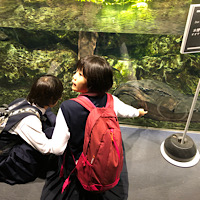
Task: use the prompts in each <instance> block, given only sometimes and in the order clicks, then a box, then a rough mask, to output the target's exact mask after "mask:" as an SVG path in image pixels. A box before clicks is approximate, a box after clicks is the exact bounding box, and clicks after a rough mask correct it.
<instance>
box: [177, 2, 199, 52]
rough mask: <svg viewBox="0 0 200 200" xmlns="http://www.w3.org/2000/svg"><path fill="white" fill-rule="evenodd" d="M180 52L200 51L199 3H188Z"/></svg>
mask: <svg viewBox="0 0 200 200" xmlns="http://www.w3.org/2000/svg"><path fill="white" fill-rule="evenodd" d="M180 52H181V53H182V54H185V53H197V52H200V4H192V5H190V10H189V13H188V18H187V22H186V26H185V32H184V35H183V41H182V45H181V51H180Z"/></svg>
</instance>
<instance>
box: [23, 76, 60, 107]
mask: <svg viewBox="0 0 200 200" xmlns="http://www.w3.org/2000/svg"><path fill="white" fill-rule="evenodd" d="M62 92H63V84H62V82H61V81H60V80H59V79H58V78H57V77H55V76H53V75H45V76H42V77H40V78H38V79H37V80H36V81H35V82H34V83H33V85H32V87H31V90H30V92H29V94H28V96H27V100H28V101H29V102H30V103H31V104H32V103H34V104H36V105H38V106H40V107H42V108H43V107H44V106H50V105H54V104H55V103H56V102H57V101H58V100H59V99H60V98H61V96H62Z"/></svg>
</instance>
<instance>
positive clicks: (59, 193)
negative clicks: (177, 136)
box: [41, 55, 147, 200]
mask: <svg viewBox="0 0 200 200" xmlns="http://www.w3.org/2000/svg"><path fill="white" fill-rule="evenodd" d="M112 84H113V71H112V67H111V66H110V65H109V64H108V63H107V62H106V60H105V59H104V58H102V57H99V56H96V55H93V56H86V57H84V58H82V59H81V60H79V61H78V63H77V70H76V73H75V74H74V76H73V79H72V90H74V91H76V92H80V93H81V95H80V97H78V98H75V99H71V100H67V101H64V102H63V103H62V104H61V106H60V109H59V111H58V114H57V118H56V126H55V129H54V132H53V136H52V139H53V140H54V141H56V143H57V144H56V146H57V147H56V146H54V147H53V148H54V149H53V152H54V153H55V154H60V155H61V156H60V159H59V166H58V170H57V171H56V172H54V173H53V172H52V173H51V174H48V177H47V180H46V182H45V186H44V188H43V191H42V196H41V199H42V200H44V199H45V200H53V199H56V200H57V199H65V200H72V199H73V200H88V199H89V200H93V199H94V200H99V199H101V200H102V199H108V200H118V199H120V200H122V199H124V200H125V199H127V195H128V194H127V193H128V191H127V190H128V185H125V184H128V175H127V169H126V162H125V156H124V161H123V163H121V160H120V159H121V158H123V155H121V154H123V152H122V147H121V146H122V141H121V138H120V135H119V134H120V133H119V129H118V121H117V118H116V117H115V116H120V117H130V118H131V117H138V116H143V115H145V114H146V113H147V111H144V109H136V108H133V107H132V106H129V105H126V104H124V103H123V102H122V101H120V100H119V99H118V98H117V97H115V96H113V95H110V94H107V93H106V92H107V91H108V90H109V89H110V88H111V87H112ZM85 101H86V102H85ZM83 102H85V103H83ZM91 102H92V103H91ZM86 104H89V106H88V107H87V106H86ZM91 104H92V105H93V107H94V108H96V107H97V109H94V110H95V112H96V110H98V112H99V110H100V112H101V114H100V115H99V118H101V120H103V121H106V119H102V118H109V119H108V121H106V122H105V123H103V122H102V127H101V126H99V130H100V129H103V126H105V127H106V128H105V130H106V132H105V134H104V133H103V134H102V137H101V138H99V137H98V127H97V128H96V127H95V128H94V129H95V131H94V130H93V128H91V127H90V125H91V124H92V123H93V119H92V118H91V117H89V116H91V114H92V113H93V109H92V108H89V107H90V106H91ZM107 108H108V110H109V114H108V113H107ZM102 110H103V111H102ZM113 110H114V111H113ZM104 111H105V113H104ZM112 111H113V112H112ZM102 113H103V114H102ZM113 113H114V114H113ZM93 116H94V114H93ZM94 118H95V116H94ZM110 118H112V119H111V120H110ZM88 120H90V122H88ZM94 120H96V121H98V119H94ZM88 129H90V130H89V132H91V135H89V136H88V133H87V134H86V132H87V131H88ZM91 129H92V130H91ZM107 129H108V131H107ZM115 129H116V130H117V137H115ZM92 131H94V132H96V133H92ZM92 134H94V135H92ZM95 134H97V135H95ZM86 135H87V137H86ZM105 137H106V138H108V141H107V140H104V139H105ZM97 138H98V139H97ZM95 139H96V140H98V141H97V143H99V142H100V145H99V149H103V148H102V146H104V143H108V144H106V146H109V148H110V149H104V151H108V153H107V154H105V152H103V150H101V153H100V150H99V151H98V152H97V154H91V155H89V154H87V155H86V151H87V150H88V149H90V146H95V145H94V141H92V140H95ZM101 141H103V143H101ZM85 143H88V146H87V149H85V148H86V147H85V145H86V144H85ZM120 145H121V146H120ZM94 148H95V147H94ZM99 154H101V155H107V157H106V156H105V158H104V161H105V163H106V162H107V161H108V160H109V162H110V163H112V164H111V165H110V166H109V164H108V165H107V167H108V168H109V167H111V170H112V169H113V171H115V170H116V169H117V170H119V171H118V172H117V171H116V178H115V177H114V182H113V180H101V178H102V177H100V176H99V177H98V175H99V174H92V173H95V172H94V171H92V170H93V169H92V170H91V169H88V168H95V167H96V166H95V165H98V164H96V163H98V160H99V159H102V158H101V155H99ZM89 157H90V159H89ZM97 157H98V159H97ZM110 158H113V160H114V161H113V160H110ZM105 163H102V165H101V166H100V165H99V166H97V168H96V169H98V170H99V168H101V167H102V169H101V172H100V174H101V175H102V176H103V175H104V173H105V174H107V176H108V179H112V177H110V176H109V174H108V173H107V169H104V167H103V165H104V164H105ZM114 163H115V164H114ZM122 164H123V169H122ZM114 165H115V166H114ZM85 169H86V173H88V174H86V176H87V178H89V177H93V178H92V179H95V180H85V178H84V176H85V175H83V174H84V173H85V172H84V170H85ZM121 171H122V172H121ZM120 172H121V176H120V178H119V177H118V176H119V175H120ZM86 176H85V177H86ZM95 176H96V177H95ZM104 179H106V176H104ZM85 181H86V183H84V182H85ZM98 181H99V182H98ZM109 181H110V183H111V184H110V185H109V184H107V183H109ZM89 182H92V184H91V185H90V184H89ZM95 182H96V183H95ZM102 182H105V184H103V183H102ZM106 187H107V188H106ZM91 191H93V192H91Z"/></svg>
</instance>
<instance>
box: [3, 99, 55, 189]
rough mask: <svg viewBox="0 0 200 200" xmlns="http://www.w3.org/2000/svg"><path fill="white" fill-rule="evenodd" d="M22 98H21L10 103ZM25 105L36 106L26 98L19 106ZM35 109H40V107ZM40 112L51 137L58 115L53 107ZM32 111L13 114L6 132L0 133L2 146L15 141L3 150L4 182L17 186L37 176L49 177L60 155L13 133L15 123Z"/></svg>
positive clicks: (44, 129)
mask: <svg viewBox="0 0 200 200" xmlns="http://www.w3.org/2000/svg"><path fill="white" fill-rule="evenodd" d="M21 100H22V99H17V100H15V101H14V102H12V103H11V104H10V105H12V104H14V103H16V102H19V101H21ZM23 107H32V106H31V105H30V104H28V102H27V101H24V102H23V103H22V104H20V105H19V106H18V107H16V108H15V109H20V108H23ZM34 108H35V109H37V108H36V107H34ZM38 112H39V113H40V115H41V119H42V127H43V131H44V132H45V134H46V136H47V137H48V138H51V136H52V133H53V127H54V126H55V119H56V115H55V114H54V113H53V112H51V110H50V109H47V111H46V113H45V114H44V115H43V116H42V113H41V111H40V110H39V109H38ZM30 114H32V113H22V114H18V115H15V116H12V117H10V119H9V120H8V122H7V124H6V127H5V128H4V131H3V132H2V133H1V134H0V149H2V148H3V146H5V145H7V146H8V144H11V146H10V147H9V146H8V149H7V151H4V153H3V154H1V153H0V182H5V183H8V184H10V185H14V184H24V183H28V182H31V181H34V180H35V179H36V178H37V177H40V178H45V177H46V171H47V170H50V169H51V167H53V166H54V164H52V163H56V162H57V157H56V156H53V155H43V154H41V153H40V152H39V151H37V150H35V149H34V148H33V147H32V146H31V145H29V144H28V143H26V142H25V141H24V140H23V139H22V138H21V137H20V136H18V135H14V134H10V133H9V129H10V128H11V127H12V126H13V125H15V124H16V123H18V122H19V121H20V120H22V119H23V118H24V117H26V116H28V115H30ZM51 161H53V162H51Z"/></svg>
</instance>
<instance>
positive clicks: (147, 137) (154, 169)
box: [0, 126, 200, 200]
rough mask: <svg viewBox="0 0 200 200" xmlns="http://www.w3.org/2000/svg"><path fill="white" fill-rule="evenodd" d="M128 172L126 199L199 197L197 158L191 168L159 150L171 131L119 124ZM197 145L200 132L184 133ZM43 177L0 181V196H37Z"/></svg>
mask: <svg viewBox="0 0 200 200" xmlns="http://www.w3.org/2000/svg"><path fill="white" fill-rule="evenodd" d="M121 130H122V135H123V141H124V145H125V149H126V161H127V165H128V173H129V198H128V200H156V199H159V200H180V199H181V200H199V199H200V189H199V185H200V162H199V163H198V164H197V165H195V166H194V167H191V168H180V167H176V166H173V165H171V164H170V163H168V162H167V161H166V160H165V159H164V158H163V157H162V155H161V153H160V145H161V143H162V142H163V141H164V140H165V139H166V138H167V137H168V136H170V135H171V134H173V132H172V131H169V130H155V129H145V128H136V127H126V126H121ZM187 134H188V135H189V136H190V137H191V138H192V139H193V140H194V142H195V144H196V145H197V149H198V150H199V149H200V148H199V147H200V134H196V133H192V132H191V133H190V132H188V133H187ZM43 184H44V181H43V180H39V179H37V180H36V181H35V182H33V183H29V184H25V185H15V186H9V185H7V184H4V183H0V199H1V200H10V199H12V200H39V199H40V193H41V190H42V186H43Z"/></svg>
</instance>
